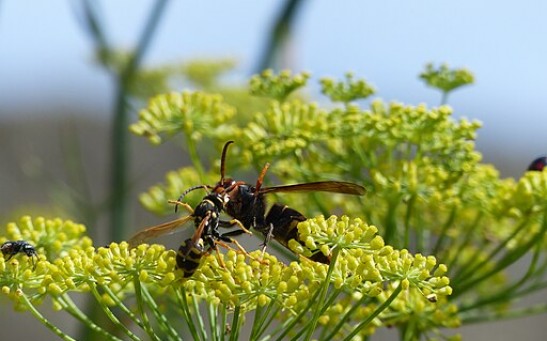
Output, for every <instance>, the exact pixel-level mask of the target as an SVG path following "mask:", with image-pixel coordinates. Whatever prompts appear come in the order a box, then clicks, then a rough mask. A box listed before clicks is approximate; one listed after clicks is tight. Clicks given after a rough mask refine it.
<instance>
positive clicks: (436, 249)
mask: <svg viewBox="0 0 547 341" xmlns="http://www.w3.org/2000/svg"><path fill="white" fill-rule="evenodd" d="M457 212H458V209H457V208H456V206H453V207H452V209H451V210H450V214H449V215H448V219H447V220H446V222H445V223H444V224H443V227H442V228H441V232H440V233H439V238H438V239H437V243H435V246H434V247H433V251H432V252H431V254H432V255H439V254H440V253H441V250H442V249H443V248H444V243H445V241H446V239H447V237H448V233H447V232H448V229H449V228H450V227H451V226H452V225H453V224H454V221H456V216H457Z"/></svg>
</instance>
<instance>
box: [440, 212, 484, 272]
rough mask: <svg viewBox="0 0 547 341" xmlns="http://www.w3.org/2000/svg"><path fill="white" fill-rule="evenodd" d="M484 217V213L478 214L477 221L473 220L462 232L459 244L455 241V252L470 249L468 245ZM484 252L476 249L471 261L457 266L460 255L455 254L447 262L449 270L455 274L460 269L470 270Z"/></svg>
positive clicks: (478, 248) (453, 247)
mask: <svg viewBox="0 0 547 341" xmlns="http://www.w3.org/2000/svg"><path fill="white" fill-rule="evenodd" d="M483 216H484V213H483V212H477V216H476V217H475V219H473V222H472V223H471V224H469V225H468V226H467V227H466V228H465V230H464V231H462V234H461V235H462V236H463V237H462V238H460V239H459V243H457V244H456V241H454V243H453V245H452V247H451V248H452V249H453V250H464V249H465V248H467V247H468V245H469V244H470V243H471V242H472V241H473V240H474V239H475V238H473V237H474V236H475V234H476V233H477V232H476V230H477V226H479V223H480V221H481V220H482V218H483ZM481 252H483V249H482V248H480V247H476V250H475V254H474V255H473V256H472V257H469V259H468V260H467V261H466V262H465V263H464V264H457V261H458V256H459V253H457V252H454V253H453V254H452V255H451V256H450V258H448V259H447V260H446V264H447V266H448V268H449V269H451V270H452V271H453V272H455V271H456V269H457V268H458V267H459V268H460V269H464V271H465V269H468V268H470V267H472V265H473V263H475V262H477V260H480V257H479V255H480V253H481ZM456 276H459V274H456ZM454 280H455V279H454Z"/></svg>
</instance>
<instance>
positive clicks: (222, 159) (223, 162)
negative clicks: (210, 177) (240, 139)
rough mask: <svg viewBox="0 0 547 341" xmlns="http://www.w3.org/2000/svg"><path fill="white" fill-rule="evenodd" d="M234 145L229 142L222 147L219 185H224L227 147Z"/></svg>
mask: <svg viewBox="0 0 547 341" xmlns="http://www.w3.org/2000/svg"><path fill="white" fill-rule="evenodd" d="M232 143H234V141H232V140H230V141H228V142H226V143H225V144H224V147H223V148H222V155H221V156H220V184H221V185H224V171H225V168H226V153H227V152H228V147H229V146H230V145H231V144H232Z"/></svg>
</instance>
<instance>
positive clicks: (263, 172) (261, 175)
mask: <svg viewBox="0 0 547 341" xmlns="http://www.w3.org/2000/svg"><path fill="white" fill-rule="evenodd" d="M268 168H270V163H269V162H268V163H266V164H265V165H264V168H262V171H261V172H260V175H259V176H258V179H257V180H256V188H255V193H258V192H259V190H260V187H262V183H263V182H264V177H265V176H266V172H267V171H268Z"/></svg>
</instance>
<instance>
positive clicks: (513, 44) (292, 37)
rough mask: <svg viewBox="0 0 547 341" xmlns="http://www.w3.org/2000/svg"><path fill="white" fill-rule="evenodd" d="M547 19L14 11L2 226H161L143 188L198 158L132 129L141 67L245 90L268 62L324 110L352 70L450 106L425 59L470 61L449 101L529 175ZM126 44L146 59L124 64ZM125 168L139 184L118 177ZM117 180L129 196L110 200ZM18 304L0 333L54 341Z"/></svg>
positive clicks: (7, 67) (402, 8) (546, 65)
mask: <svg viewBox="0 0 547 341" xmlns="http://www.w3.org/2000/svg"><path fill="white" fill-rule="evenodd" d="M546 14H547V3H546V2H544V1H540V0H523V1H520V2H518V3H516V2H513V1H507V0H502V1H495V2H494V1H472V0H461V1H458V2H454V1H453V2H445V1H433V0H415V1H389V2H382V1H376V2H364V1H358V0H347V1H344V2H334V1H330V2H326V1H313V2H312V1H273V0H263V1H238V2H220V1H199V2H188V1H176V2H175V1H171V2H168V1H162V0H159V1H129V0H118V1H103V2H98V1H86V0H82V1H76V0H74V1H69V2H68V1H59V0H50V1H47V2H45V1H35V2H30V1H2V2H0V193H1V195H0V223H2V226H5V223H6V222H8V221H12V220H17V219H18V217H19V216H21V215H22V214H30V215H33V216H36V215H44V216H46V217H54V216H61V217H64V218H72V219H74V220H77V221H79V222H83V223H85V224H86V225H87V226H88V228H89V229H90V233H91V234H92V235H93V236H94V237H96V242H97V244H100V243H108V242H109V241H111V240H113V239H121V237H123V236H120V238H118V237H117V236H113V235H112V234H111V233H109V232H108V231H107V230H108V226H109V225H111V224H114V223H116V221H118V223H120V222H126V223H127V224H129V225H137V226H138V227H142V226H146V225H150V224H155V223H158V221H159V220H160V219H161V218H158V217H155V216H153V215H151V214H149V213H146V212H144V210H143V209H142V208H141V207H140V206H139V205H138V199H137V196H138V193H140V192H143V191H144V190H146V189H147V188H148V187H149V186H151V185H153V184H156V183H157V182H160V181H162V180H163V177H164V174H165V172H166V171H168V170H171V169H175V168H178V167H180V166H182V165H183V164H184V163H185V160H186V156H185V155H183V154H181V152H180V150H179V149H177V148H175V147H173V146H169V144H167V145H165V146H163V147H162V148H155V147H153V146H151V145H150V144H149V143H148V142H147V141H144V139H142V138H136V137H133V136H131V135H129V134H128V133H127V124H129V123H131V122H133V121H135V120H136V115H137V113H138V110H139V105H138V103H139V102H134V101H133V102H131V101H129V99H128V97H127V94H126V93H125V92H124V91H126V90H127V89H126V88H124V84H125V83H124V80H127V79H131V72H132V71H134V70H135V69H138V68H143V67H154V66H156V65H164V64H175V63H184V62H188V61H190V60H195V59H200V58H205V59H209V60H215V59H226V58H229V59H231V60H235V61H236V63H237V66H236V69H235V72H232V73H231V77H230V78H229V79H228V81H229V82H233V83H234V84H244V82H245V80H246V79H248V77H249V76H250V75H252V74H253V73H256V72H258V71H259V70H261V69H262V68H263V67H273V68H275V69H282V68H289V69H291V70H293V71H294V72H300V71H309V72H311V73H312V79H311V81H310V82H309V84H310V86H309V87H308V88H307V91H308V92H309V93H308V95H309V96H310V97H312V98H317V100H318V101H321V100H323V99H322V98H321V96H320V95H319V91H318V87H317V86H316V84H317V80H318V79H319V78H320V77H325V76H331V77H334V78H342V77H343V75H344V74H345V73H346V72H348V71H353V72H354V73H355V75H356V76H358V77H364V78H366V79H367V80H368V81H369V82H370V83H372V84H373V85H374V86H375V87H376V89H377V95H378V97H381V98H383V99H384V100H386V101H391V100H396V101H400V102H404V103H408V104H419V103H427V105H428V106H437V105H438V104H439V103H440V101H441V96H440V93H439V92H437V91H435V90H433V89H431V88H427V87H426V86H425V85H424V83H423V82H422V81H420V80H419V78H418V74H419V73H420V72H421V71H423V70H424V65H425V64H426V63H428V62H432V63H434V64H436V65H439V64H441V63H448V64H449V65H450V66H451V67H457V68H460V67H466V68H468V69H470V70H471V71H472V72H473V73H474V74H475V79H476V83H475V84H474V85H472V86H467V87H464V88H462V89H459V90H457V91H455V92H454V93H453V94H451V95H450V97H449V98H448V104H450V105H451V106H452V107H453V108H454V112H455V116H456V117H468V118H470V119H478V120H480V121H482V122H483V124H484V126H483V128H482V129H480V130H479V136H478V139H477V141H476V143H477V149H478V150H479V151H480V152H482V153H483V155H484V162H486V163H493V164H495V166H496V167H497V168H498V169H499V170H500V172H501V174H502V176H504V177H519V176H520V175H521V174H522V173H523V171H524V170H525V169H526V167H527V166H528V164H529V163H530V162H531V160H533V159H534V158H536V157H537V156H540V155H543V154H545V153H547V134H545V132H546V129H545V128H546V126H547V107H546V106H545V104H544V103H545V99H546V98H547V62H546V61H547V44H545V37H546V36H547V21H546V20H545V16H546ZM112 50H117V51H127V52H131V51H132V52H135V51H136V52H137V53H136V54H133V55H129V54H128V55H129V57H128V60H125V62H126V63H125V64H120V65H122V66H119V65H118V64H116V62H115V61H113V59H114V57H113V55H109V54H108V53H109V51H110V52H111V51H112ZM124 77H125V78H124ZM180 88H182V87H179V89H180ZM140 104H141V105H145V103H144V102H142V103H140ZM364 105H365V106H366V104H364ZM120 127H122V128H123V129H121V128H120ZM120 129H121V130H120ZM121 131H123V132H121ZM120 132H121V133H120ZM125 134H126V135H127V136H125ZM120 136H121V138H122V139H121V140H118V138H120ZM124 138H125V140H124ZM120 141H121V142H120ZM111 144H114V145H115V146H117V148H121V149H122V152H123V150H129V153H128V157H127V160H125V163H122V164H121V165H120V164H117V162H118V161H119V159H120V158H116V147H114V148H112V146H111ZM124 148H126V149H124ZM118 152H120V150H118ZM115 160H118V161H115ZM120 167H121V169H122V172H123V171H127V173H128V174H129V175H128V176H127V178H126V179H122V180H119V179H118V180H116V176H112V173H113V170H114V169H118V170H119V169H120ZM116 181H122V182H121V184H122V187H123V188H125V189H126V191H125V192H124V193H122V194H120V193H112V192H111V190H110V188H112V184H113V183H116ZM118 184H120V182H118ZM107 198H108V199H107ZM111 200H112V201H111ZM112 202H126V203H125V204H123V203H122V204H120V205H121V206H120V209H119V210H115V212H122V211H123V212H126V214H125V216H123V215H122V216H118V217H117V218H116V217H115V216H116V213H114V214H113V215H114V218H113V217H112V214H109V212H108V210H107V209H106V207H107V206H109V204H110V203H112ZM124 205H126V206H127V207H125V206H124ZM116 219H118V220H116ZM124 219H125V220H124ZM135 222H138V223H135ZM125 237H127V236H125ZM540 299H541V298H540ZM543 299H545V298H543ZM4 303H5V304H4V305H2V306H1V308H0V309H2V311H6V312H7V313H6V315H5V316H3V317H2V318H1V319H0V329H1V330H2V334H1V335H2V339H4V338H5V339H15V338H17V339H20V340H29V339H31V338H35V339H36V338H38V339H40V340H47V339H55V338H54V336H53V334H51V333H50V332H49V331H47V330H46V329H45V328H44V327H43V326H42V325H40V324H38V322H36V321H35V320H33V319H32V318H31V317H30V314H21V313H13V312H11V309H10V308H9V306H8V304H9V303H8V302H4ZM3 315H4V314H3ZM8 315H9V316H8ZM51 316H52V319H53V320H55V318H56V317H55V314H51ZM544 320H545V317H535V318H528V319H523V320H517V321H502V322H496V323H492V324H481V325H476V326H468V327H465V328H463V330H462V331H461V332H462V333H463V335H464V338H465V339H468V340H476V339H485V338H486V337H488V338H493V335H492V332H493V331H496V332H499V335H496V339H497V340H514V339H516V338H517V337H518V338H519V339H520V340H536V339H538V338H540V336H539V335H541V334H538V333H540V332H542V330H543V329H544V328H543V326H542V323H544V322H543V321H544ZM14 321H20V322H21V324H15V323H14ZM67 323H71V322H67ZM30 326H32V327H30ZM66 328H67V330H71V328H72V329H73V330H75V329H74V327H71V326H70V325H67V327H66ZM72 334H73V335H75V334H74V333H72ZM377 339H386V340H388V339H390V335H389V333H388V334H386V335H385V336H382V335H380V336H379V337H378V338H377Z"/></svg>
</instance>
